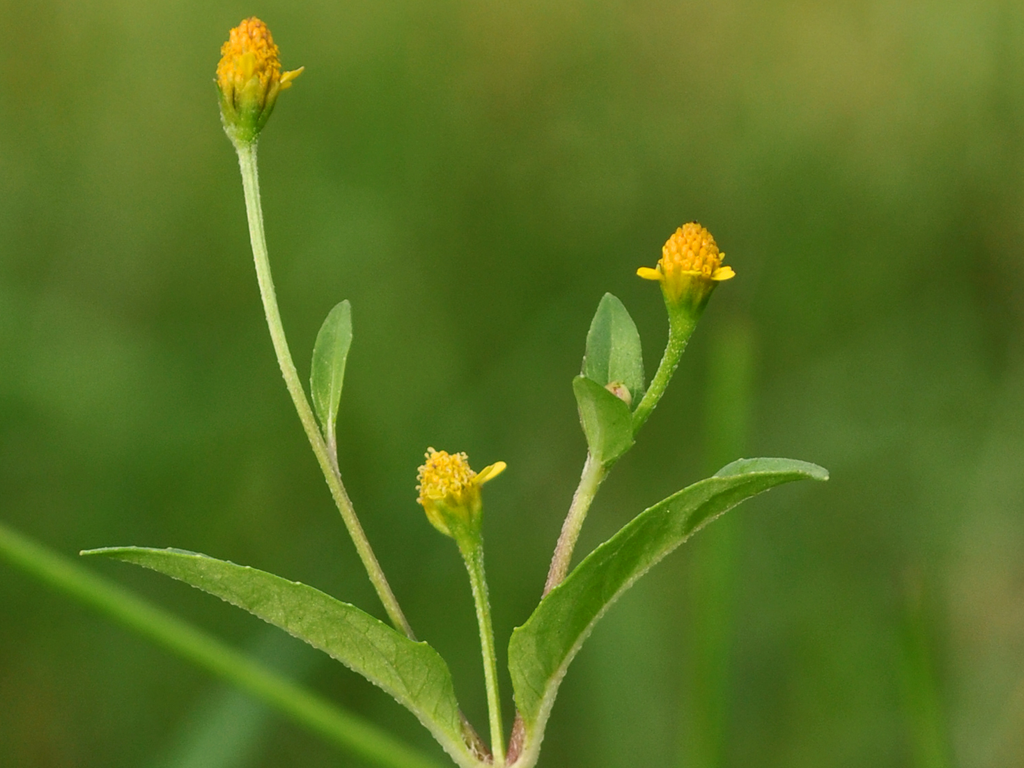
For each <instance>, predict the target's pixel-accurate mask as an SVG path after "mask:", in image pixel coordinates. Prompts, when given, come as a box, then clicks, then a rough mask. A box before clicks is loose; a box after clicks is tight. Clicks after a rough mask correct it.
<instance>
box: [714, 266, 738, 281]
mask: <svg viewBox="0 0 1024 768" xmlns="http://www.w3.org/2000/svg"><path fill="white" fill-rule="evenodd" d="M734 277H736V273H735V272H733V270H732V267H719V268H718V269H716V270H715V271H714V274H712V275H711V279H712V280H731V279H732V278H734Z"/></svg>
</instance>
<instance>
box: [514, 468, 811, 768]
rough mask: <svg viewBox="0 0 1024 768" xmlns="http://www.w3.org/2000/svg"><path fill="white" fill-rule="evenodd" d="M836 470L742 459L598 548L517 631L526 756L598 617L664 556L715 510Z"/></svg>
mask: <svg viewBox="0 0 1024 768" xmlns="http://www.w3.org/2000/svg"><path fill="white" fill-rule="evenodd" d="M805 479H810V480H827V479H828V472H827V471H826V470H825V469H823V468H821V467H819V466H817V465H815V464H809V463H807V462H803V461H796V460H792V459H741V460H739V461H734V462H733V463H731V464H729V465H727V466H725V467H723V468H722V469H721V470H719V471H718V473H717V474H715V475H714V476H713V477H709V478H708V479H706V480H702V481H700V482H698V483H694V484H693V485H691V486H689V487H688V488H685V489H683V490H681V491H679V492H678V493H675V494H673V495H672V496H669V497H668V498H667V499H665V500H664V501H661V502H659V503H658V504H655V505H654V506H653V507H651V508H650V509H647V510H646V511H644V512H642V513H640V514H639V515H637V517H636V518H634V519H633V520H632V521H631V522H629V523H628V524H626V525H625V526H624V527H623V528H622V529H621V530H620V531H619V532H618V533H616V534H615V535H614V536H612V538H610V539H609V540H608V541H606V542H605V543H604V544H602V545H600V546H599V547H598V548H597V549H595V550H594V551H593V552H591V553H590V554H589V555H588V556H587V557H586V558H585V559H584V560H583V561H582V562H581V563H580V564H579V565H578V566H577V567H576V568H575V569H574V570H573V571H572V572H571V573H570V574H569V576H568V577H567V578H566V579H565V581H564V582H562V584H560V585H559V586H557V587H555V588H554V589H553V590H551V592H550V593H548V595H547V596H546V597H545V598H544V599H543V600H541V602H540V604H539V605H538V606H537V608H536V609H535V610H534V612H533V614H532V615H531V616H530V618H529V619H527V621H526V623H525V624H523V626H521V627H518V628H516V629H515V630H514V631H513V632H512V639H511V641H510V642H509V649H508V659H509V671H510V672H511V675H512V687H513V689H514V691H515V699H516V708H517V709H518V711H519V713H520V714H521V715H522V717H523V722H524V725H525V728H526V742H525V744H524V747H523V750H524V751H523V755H524V757H523V758H521V759H525V760H526V762H527V764H529V758H528V756H529V755H530V754H534V753H535V752H536V750H537V749H539V748H540V741H541V739H542V738H543V736H544V727H545V725H546V723H547V719H548V717H549V715H550V714H551V707H552V705H553V704H554V700H555V696H556V694H557V693H558V686H559V685H560V684H561V681H562V678H563V677H564V675H565V672H566V670H567V669H568V667H569V664H570V662H572V660H573V658H574V657H575V656H576V654H577V652H578V651H579V649H580V647H581V646H582V645H583V642H584V640H586V639H587V637H588V636H589V634H590V632H591V630H593V628H594V625H595V624H596V623H597V621H598V619H600V618H601V616H603V615H604V613H605V612H606V611H607V610H608V608H609V607H610V606H611V604H612V603H613V602H615V600H616V599H617V598H618V597H619V595H621V594H622V593H623V592H625V591H626V590H627V589H628V588H629V587H630V586H632V584H633V583H634V582H635V581H636V580H637V579H638V578H640V577H641V576H643V575H644V574H645V573H647V571H649V570H650V569H651V568H652V567H653V566H654V565H655V564H657V563H658V562H659V561H660V560H661V559H662V558H664V557H665V556H666V555H668V554H669V553H670V552H672V550H674V549H675V548H676V547H678V546H679V545H680V544H682V543H683V542H684V541H686V539H688V538H689V537H690V536H691V535H692V534H693V533H694V532H695V531H697V530H699V529H700V528H701V527H703V526H704V525H706V524H707V523H708V522H710V521H711V520H713V519H714V518H715V517H717V516H719V515H721V514H722V513H724V512H726V511H727V510H729V509H731V508H732V507H734V506H736V505H737V504H739V503H740V502H741V501H743V500H745V499H748V498H750V497H751V496H754V495H756V494H758V493H761V492H762V491H766V490H768V489H769V488H771V487H773V486H776V485H780V484H782V483H788V482H792V481H794V480H805Z"/></svg>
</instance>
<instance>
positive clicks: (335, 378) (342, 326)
mask: <svg viewBox="0 0 1024 768" xmlns="http://www.w3.org/2000/svg"><path fill="white" fill-rule="evenodd" d="M350 346H352V305H351V304H349V303H348V299H346V300H345V301H343V302H341V303H340V304H338V305H336V306H335V307H334V309H332V310H331V311H330V312H328V313H327V319H326V320H324V324H323V325H321V326H320V332H319V333H317V335H316V343H315V344H314V345H313V362H312V364H311V366H310V374H309V389H310V393H311V394H312V396H313V409H314V410H315V411H316V417H317V418H318V419H320V428H321V430H323V433H324V439H326V440H327V442H328V443H333V442H334V425H335V423H336V422H337V420H338V404H339V403H340V402H341V386H342V384H344V383H345V363H346V362H347V361H348V350H349V347H350Z"/></svg>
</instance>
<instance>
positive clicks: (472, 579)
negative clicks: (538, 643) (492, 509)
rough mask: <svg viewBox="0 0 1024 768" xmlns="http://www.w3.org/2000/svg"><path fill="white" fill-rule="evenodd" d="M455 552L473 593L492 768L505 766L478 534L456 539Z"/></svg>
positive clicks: (496, 682)
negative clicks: (492, 757) (488, 720)
mask: <svg viewBox="0 0 1024 768" xmlns="http://www.w3.org/2000/svg"><path fill="white" fill-rule="evenodd" d="M455 539H456V543H457V544H458V545H459V552H460V553H461V554H462V559H463V560H464V561H465V563H466V570H467V571H468V572H469V585H470V588H471V589H472V590H473V603H474V605H475V606H476V621H477V624H478V625H479V627H480V650H481V653H482V655H483V660H484V682H485V684H486V686H487V714H488V716H489V718H490V728H491V752H492V754H493V755H494V765H495V766H496V767H498V768H500V767H501V766H504V765H505V736H504V729H503V728H502V724H501V697H500V696H499V695H498V657H497V653H496V652H495V648H494V628H493V626H492V625H491V602H490V600H489V598H488V596H487V579H486V577H485V576H484V547H483V542H482V541H481V539H480V537H479V535H477V536H472V537H470V536H467V537H462V536H456V537H455Z"/></svg>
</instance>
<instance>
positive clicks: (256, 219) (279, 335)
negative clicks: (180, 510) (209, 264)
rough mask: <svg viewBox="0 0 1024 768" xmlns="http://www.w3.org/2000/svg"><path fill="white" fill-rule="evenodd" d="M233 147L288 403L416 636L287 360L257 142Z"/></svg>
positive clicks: (382, 587) (371, 568)
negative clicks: (265, 225) (262, 200)
mask: <svg viewBox="0 0 1024 768" xmlns="http://www.w3.org/2000/svg"><path fill="white" fill-rule="evenodd" d="M235 148H236V149H237V150H238V165H239V167H240V168H241V171H242V186H243V188H244V190H245V208H246V212H247V214H248V217H249V238H250V240H251V241H252V255H253V259H254V260H255V262H256V279H257V280H258V281H259V285H260V296H261V298H262V299H263V311H264V313H265V314H266V316H267V326H268V327H269V328H270V338H271V341H273V344H274V352H275V353H276V354H277V362H278V364H279V365H280V366H281V373H282V375H283V376H284V382H285V385H286V386H287V387H288V394H290V395H291V396H292V402H293V403H295V410H296V411H298V414H299V420H300V421H301V422H302V428H303V429H304V430H305V431H306V436H307V437H308V438H309V444H310V446H312V448H313V453H314V454H316V459H317V462H319V464H320V469H321V470H323V473H324V479H325V480H326V481H327V486H328V488H330V490H331V496H333V497H334V503H335V504H337V505H338V510H339V511H340V512H341V518H342V520H344V521H345V527H346V528H347V529H348V532H349V535H350V536H351V537H352V541H353V542H354V543H355V545H356V551H357V552H358V553H359V559H360V560H362V561H363V566H364V567H365V568H366V573H367V574H368V575H369V577H370V581H371V582H372V583H373V586H374V589H376V590H377V595H378V596H379V597H380V601H381V602H382V603H383V604H384V610H385V611H387V614H388V618H390V619H391V623H392V624H393V625H394V626H395V628H397V629H400V630H402V631H403V632H405V634H406V635H407V636H408V637H409V638H410V639H412V640H415V639H416V638H415V636H414V635H413V631H412V628H411V627H410V626H409V622H408V621H406V618H405V615H404V614H403V613H402V609H401V608H400V607H399V605H398V600H397V599H395V595H394V593H393V592H392V591H391V587H390V585H389V584H388V580H387V578H386V577H385V576H384V571H383V570H382V569H381V567H380V563H378V562H377V558H376V556H375V555H374V554H373V549H372V548H371V547H370V542H369V540H368V539H367V538H366V533H365V532H364V531H363V527H362V525H360V523H359V518H358V517H356V512H355V508H354V507H353V506H352V501H351V499H349V497H348V492H347V491H346V490H345V486H344V484H343V483H342V481H341V473H340V472H339V471H338V469H337V459H336V458H334V457H333V456H332V454H331V452H330V450H329V448H328V446H327V444H326V443H325V442H324V438H323V435H321V433H320V428H319V426H318V425H317V422H316V417H315V416H314V415H313V409H312V408H311V407H310V405H309V400H308V399H307V398H306V391H305V390H304V389H303V387H302V383H301V382H300V380H299V374H298V372H297V371H296V370H295V363H294V362H293V361H292V353H291V351H290V350H289V348H288V339H287V338H286V337H285V333H284V327H283V326H282V324H281V312H280V310H279V309H278V306H277V295H276V293H275V291H274V278H273V276H272V275H271V272H270V258H269V256H268V254H267V240H266V236H265V235H264V232H263V206H262V205H261V203H260V181H259V173H258V170H257V167H256V142H255V141H253V142H252V143H250V144H239V145H236V147H235Z"/></svg>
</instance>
